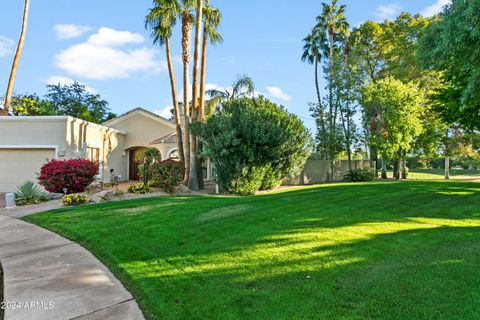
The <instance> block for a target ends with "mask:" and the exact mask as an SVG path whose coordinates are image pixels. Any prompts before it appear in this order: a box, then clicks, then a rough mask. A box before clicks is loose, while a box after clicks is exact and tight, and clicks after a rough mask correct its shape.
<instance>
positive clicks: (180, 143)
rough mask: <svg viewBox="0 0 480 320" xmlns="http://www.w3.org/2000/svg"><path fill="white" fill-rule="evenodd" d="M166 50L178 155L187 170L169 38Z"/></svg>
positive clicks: (166, 42) (166, 41)
mask: <svg viewBox="0 0 480 320" xmlns="http://www.w3.org/2000/svg"><path fill="white" fill-rule="evenodd" d="M165 48H166V51H167V64H168V74H169V76H170V87H171V89H172V100H173V110H174V113H175V127H176V131H177V148H178V155H179V157H180V162H181V163H182V164H183V168H184V169H185V153H184V150H183V134H182V120H181V117H180V109H179V107H178V99H177V87H176V85H175V74H174V72H173V65H172V56H171V52H170V39H169V38H167V39H166V40H165Z"/></svg>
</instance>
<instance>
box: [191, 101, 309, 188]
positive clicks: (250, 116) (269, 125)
mask: <svg viewBox="0 0 480 320" xmlns="http://www.w3.org/2000/svg"><path fill="white" fill-rule="evenodd" d="M194 130H195V131H194V132H195V133H196V134H198V136H199V137H200V138H201V140H202V141H203V142H204V154H205V155H206V156H208V157H210V158H211V159H212V160H213V162H214V163H215V170H216V177H215V179H216V181H217V182H218V184H219V185H220V187H221V188H222V189H224V190H226V191H229V192H232V193H237V194H253V193H254V192H255V191H256V190H258V189H260V188H271V187H274V186H277V185H279V184H280V183H281V181H282V180H283V179H284V178H286V177H289V176H292V175H295V174H296V173H298V172H299V171H300V170H301V168H302V166H303V165H304V163H305V161H306V159H307V158H308V155H309V154H310V150H311V147H312V141H311V137H310V133H309V132H308V131H307V130H306V129H305V127H304V126H303V124H302V122H301V121H300V120H299V119H298V118H297V117H296V116H295V115H293V114H290V113H288V112H286V111H285V110H284V108H283V107H281V106H278V105H276V104H274V103H272V102H270V101H268V100H267V99H265V98H263V97H259V98H253V99H250V98H241V99H235V100H229V101H225V102H224V103H223V104H222V109H221V110H220V111H219V112H218V113H216V114H214V115H212V116H211V117H210V118H209V119H208V120H207V121H206V123H205V124H197V125H196V126H194Z"/></svg>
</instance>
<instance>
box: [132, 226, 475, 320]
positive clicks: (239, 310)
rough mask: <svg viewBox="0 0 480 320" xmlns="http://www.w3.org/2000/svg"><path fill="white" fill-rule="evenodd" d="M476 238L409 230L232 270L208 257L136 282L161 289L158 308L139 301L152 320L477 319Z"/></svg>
mask: <svg viewBox="0 0 480 320" xmlns="http://www.w3.org/2000/svg"><path fill="white" fill-rule="evenodd" d="M479 239H480V227H453V228H450V227H440V228H436V229H425V230H422V229H418V230H408V231H401V232H397V233H393V234H386V235H377V236H375V237H373V238H370V239H368V240H363V241H359V242H354V243H348V244H341V245H337V246H335V245H332V246H327V247H322V246H318V247H312V248H311V249H310V250H311V252H310V253H309V254H305V255H304V256H303V257H301V258H298V256H297V255H295V258H293V257H292V258H290V257H289V256H286V257H284V259H283V260H273V261H272V260H266V259H264V258H267V257H262V256H261V255H260V256H258V257H256V258H253V257H251V258H250V262H249V263H248V259H246V260H243V261H242V259H239V263H238V264H237V265H235V266H234V267H231V266H228V265H226V266H222V263H225V261H218V260H215V257H211V261H209V259H208V258H207V257H204V258H203V259H200V260H201V261H203V262H204V263H207V264H208V263H212V264H215V263H218V268H211V267H210V268H202V266H201V263H199V265H197V262H198V261H196V260H193V261H191V262H190V264H193V266H192V269H190V270H189V269H185V270H184V272H182V271H180V272H178V273H177V274H175V275H171V276H167V275H164V274H162V273H161V272H160V273H159V274H151V275H149V276H146V277H143V278H142V277H141V276H140V275H138V276H139V278H137V279H136V281H138V283H137V285H139V286H140V287H145V286H152V285H153V286H154V287H155V288H156V290H158V291H157V294H156V295H155V299H158V300H159V301H160V303H155V301H153V300H152V299H150V298H151V297H149V298H147V297H145V298H146V299H145V300H143V301H141V302H142V303H147V304H151V305H154V306H155V308H154V310H155V316H154V317H153V318H158V319H206V318H208V319H339V318H348V319H460V318H463V319H473V318H476V317H477V316H478V314H480V306H479V304H478V299H479V298H480V295H479V293H478V292H479V289H480V274H479V273H478V265H479V263H480V245H479ZM288 245H289V244H286V243H283V244H282V246H288ZM225 259H226V260H228V255H225ZM195 268H197V269H198V272H193V271H192V270H193V269H195ZM222 310H226V311H227V312H226V313H223V312H222Z"/></svg>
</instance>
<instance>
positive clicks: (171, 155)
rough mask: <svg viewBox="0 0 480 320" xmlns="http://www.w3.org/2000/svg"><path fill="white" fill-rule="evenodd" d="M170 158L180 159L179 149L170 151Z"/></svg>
mask: <svg viewBox="0 0 480 320" xmlns="http://www.w3.org/2000/svg"><path fill="white" fill-rule="evenodd" d="M168 159H169V160H175V161H179V160H180V155H179V154H178V150H175V151H172V152H170V156H169V157H168Z"/></svg>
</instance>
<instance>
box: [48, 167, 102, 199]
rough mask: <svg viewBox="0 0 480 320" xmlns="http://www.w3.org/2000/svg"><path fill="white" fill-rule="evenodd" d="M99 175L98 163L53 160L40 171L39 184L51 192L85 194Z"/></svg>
mask: <svg viewBox="0 0 480 320" xmlns="http://www.w3.org/2000/svg"><path fill="white" fill-rule="evenodd" d="M97 174H98V163H96V162H92V161H89V160H81V159H78V160H63V161H60V160H52V161H50V162H48V163H46V164H45V165H43V167H42V168H41V169H40V175H39V177H38V180H39V183H40V184H41V185H42V186H44V187H45V190H47V191H49V192H56V193H63V192H64V190H63V189H64V188H66V190H67V194H71V193H78V192H83V191H85V189H86V188H87V187H88V185H90V184H91V183H92V182H93V181H94V180H95V176H96V175H97Z"/></svg>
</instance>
